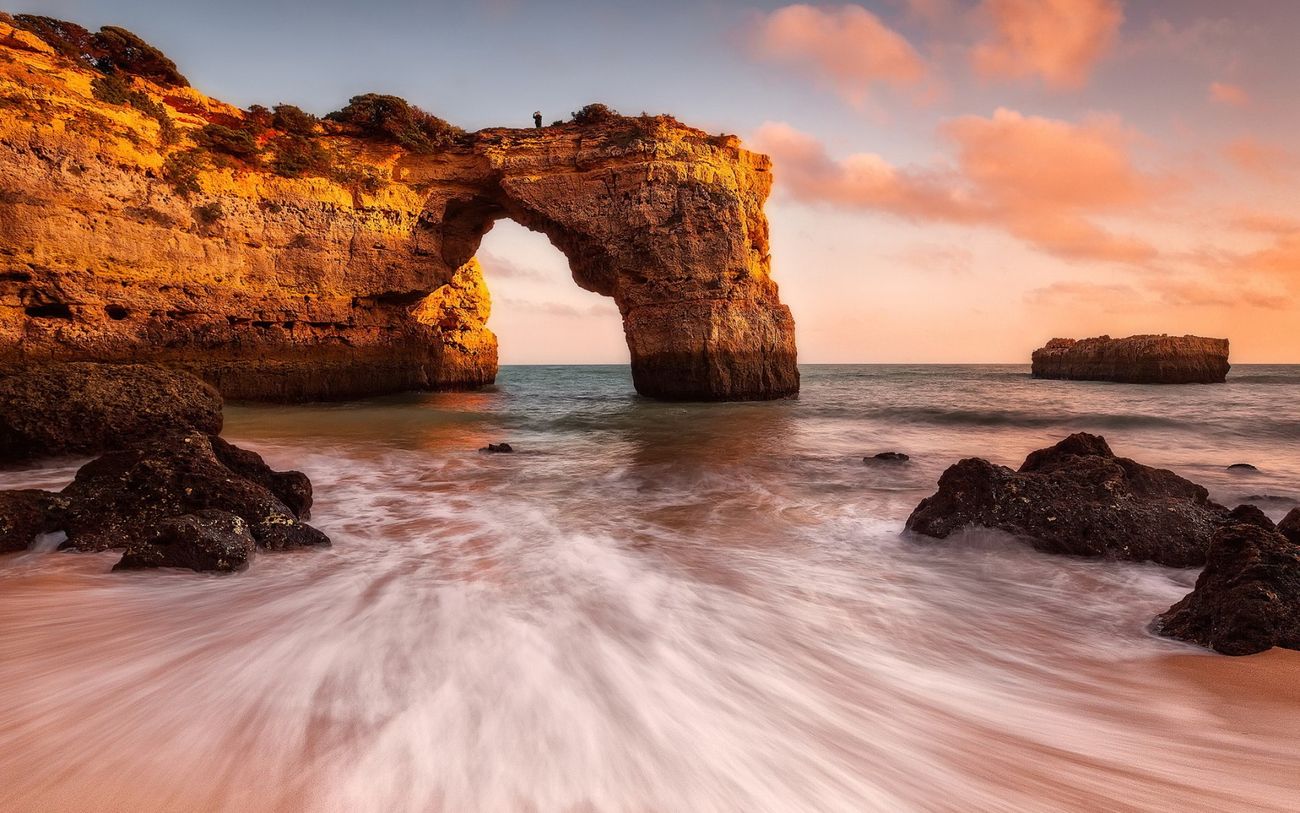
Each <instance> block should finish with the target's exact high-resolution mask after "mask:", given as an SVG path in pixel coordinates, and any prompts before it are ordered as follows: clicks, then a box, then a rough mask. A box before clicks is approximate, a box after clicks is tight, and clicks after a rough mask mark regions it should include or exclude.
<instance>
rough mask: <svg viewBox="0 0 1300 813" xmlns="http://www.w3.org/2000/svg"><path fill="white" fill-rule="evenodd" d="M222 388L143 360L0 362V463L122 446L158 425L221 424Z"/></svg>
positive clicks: (205, 427)
mask: <svg viewBox="0 0 1300 813" xmlns="http://www.w3.org/2000/svg"><path fill="white" fill-rule="evenodd" d="M221 408H222V404H221V395H220V394H219V393H218V392H217V391H216V390H214V389H213V388H212V387H210V386H208V385H207V384H205V383H203V382H202V381H200V380H199V379H197V378H195V377H194V376H192V375H190V374H189V373H185V372H181V371H179V370H164V369H161V368H158V367H149V366H146V365H143V364H94V363H91V362H73V363H70V364H52V363H47V364H31V365H27V366H25V367H21V368H8V369H0V465H6V464H10V463H16V462H22V461H26V460H34V459H37V458H41V457H51V456H56V455H69V454H95V453H98V452H105V451H111V450H113V449H121V448H123V447H124V446H127V445H129V444H131V443H134V442H138V441H141V440H146V439H148V438H150V437H153V436H155V435H157V434H159V433H160V432H166V431H170V430H184V429H195V430H198V431H200V432H207V433H210V434H217V433H218V432H220V431H221V426H222V413H221Z"/></svg>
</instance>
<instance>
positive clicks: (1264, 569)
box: [1154, 523, 1300, 655]
mask: <svg viewBox="0 0 1300 813" xmlns="http://www.w3.org/2000/svg"><path fill="white" fill-rule="evenodd" d="M1154 629H1155V631H1156V632H1158V633H1159V634H1161V635H1164V636H1167V637H1169V638H1177V639H1178V640H1180V641H1187V642H1189V643H1193V644H1199V645H1200V646H1203V647H1208V648H1210V649H1213V650H1215V651H1217V652H1222V653H1223V654H1225V655H1251V654H1253V653H1256V652H1263V651H1264V650H1266V649H1270V648H1272V647H1275V646H1280V647H1285V648H1287V649H1300V545H1297V544H1296V543H1294V542H1292V541H1290V540H1288V539H1287V538H1286V537H1284V536H1283V535H1282V534H1281V533H1279V532H1277V531H1272V530H1268V529H1267V528H1263V527H1260V526H1259V525H1255V524H1247V523H1238V524H1230V525H1225V526H1223V528H1221V529H1220V530H1219V531H1218V533H1216V534H1215V536H1214V540H1213V542H1211V544H1210V555H1209V561H1208V562H1207V563H1206V565H1205V570H1203V571H1202V572H1201V575H1200V577H1199V578H1198V579H1197V580H1196V587H1195V589H1193V590H1192V592H1191V593H1188V594H1187V596H1186V597H1184V598H1183V600H1182V601H1180V602H1178V603H1177V604H1175V605H1174V606H1172V607H1170V608H1169V609H1168V610H1166V611H1165V612H1164V613H1163V614H1161V615H1160V616H1158V617H1157V618H1156V621H1155V624H1154Z"/></svg>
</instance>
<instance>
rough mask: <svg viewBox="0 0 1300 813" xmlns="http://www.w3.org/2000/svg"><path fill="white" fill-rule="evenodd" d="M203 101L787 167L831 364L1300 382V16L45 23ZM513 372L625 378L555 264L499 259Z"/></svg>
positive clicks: (109, 5) (1007, 0)
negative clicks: (1047, 345)
mask: <svg viewBox="0 0 1300 813" xmlns="http://www.w3.org/2000/svg"><path fill="white" fill-rule="evenodd" d="M11 10H13V11H28V12H34V13H40V14H50V15H54V16H60V17H65V18H68V19H74V20H77V21H79V22H81V23H83V24H86V25H92V26H99V25H102V24H118V25H123V26H125V27H127V28H130V29H132V30H134V31H136V32H137V33H139V34H140V35H141V36H143V37H144V38H145V39H147V40H149V41H151V42H152V43H154V44H156V45H157V46H159V47H160V48H161V49H163V50H164V51H165V52H167V53H168V54H169V55H170V56H171V57H172V58H173V59H175V60H176V61H177V63H178V64H179V65H180V67H181V68H182V70H183V71H184V73H185V74H186V75H187V76H188V77H189V78H190V80H191V81H192V82H193V83H194V84H195V85H196V86H198V87H200V88H202V89H204V90H205V91H206V92H209V93H211V94H212V95H214V96H217V97H219V98H224V99H226V100H227V101H230V102H233V103H235V104H240V105H248V104H253V103H260V104H274V103H277V102H281V101H286V102H294V103H298V104H300V105H302V106H303V107H305V108H307V109H309V110H312V111H313V112H316V113H325V112H328V111H330V110H333V109H337V108H338V107H340V106H342V104H343V103H345V102H346V100H347V98H348V97H349V96H350V95H353V94H355V93H360V92H365V91H371V90H377V91H383V92H391V93H396V94H399V95H402V96H405V97H407V98H408V99H410V100H411V101H413V102H415V103H416V104H419V105H420V106H422V107H424V108H426V109H428V110H430V111H432V112H435V113H437V114H438V115H441V116H443V117H444V118H447V119H449V120H451V121H453V122H456V123H458V124H461V125H464V126H466V127H469V128H477V127H483V126H489V125H506V124H513V125H517V126H528V125H530V124H531V113H532V111H533V110H534V109H541V110H542V111H543V114H544V116H545V118H546V120H547V121H549V120H551V119H555V118H562V117H567V115H568V113H569V111H571V110H576V109H578V108H579V107H580V106H582V105H583V104H585V103H587V102H590V101H603V102H606V103H608V104H609V105H611V106H612V107H615V108H616V109H619V110H621V111H623V112H625V113H631V114H635V113H639V112H641V111H643V110H644V111H647V112H651V113H657V112H671V113H673V114H674V115H676V116H677V117H678V118H680V119H682V120H683V121H685V122H687V123H690V124H694V125H696V126H699V127H701V128H704V129H707V130H710V131H712V132H733V133H737V134H739V135H741V136H742V137H743V138H744V139H745V141H746V143H747V145H748V146H749V147H750V148H751V149H755V150H759V151H763V152H766V153H768V154H770V155H771V156H772V157H773V159H774V161H775V172H776V178H777V185H776V190H775V192H774V194H773V197H772V199H771V201H770V202H769V204H768V216H769V218H770V220H771V224H772V241H773V258H772V260H773V265H772V267H773V274H774V276H775V278H776V280H777V281H778V282H779V283H780V286H781V292H782V297H783V299H784V300H785V301H786V302H787V303H788V304H789V305H790V306H791V308H792V309H793V311H794V315H795V319H796V321H797V323H798V343H799V350H800V358H801V360H802V361H805V362H813V363H816V362H911V361H916V362H982V361H987V362H1026V361H1027V360H1028V356H1029V352H1030V351H1031V350H1032V349H1033V348H1035V347H1037V346H1039V345H1041V344H1042V343H1043V342H1045V341H1046V340H1047V339H1049V338H1051V337H1053V336H1075V337H1081V336H1085V335H1097V334H1102V333H1109V334H1111V335H1128V334H1130V333H1177V334H1181V333H1196V334H1200V335H1206V336H1224V337H1228V338H1230V339H1231V340H1232V343H1233V360H1234V361H1238V362H1300V304H1297V302H1298V296H1300V142H1297V140H1296V138H1295V136H1294V134H1295V133H1296V132H1300V105H1298V104H1297V101H1296V100H1297V98H1300V49H1297V48H1296V47H1295V43H1296V42H1297V40H1298V39H1300V3H1291V2H1275V1H1273V2H1270V1H1269V0H1244V1H1242V2H1233V3H1223V2H1218V1H1217V0H1148V1H1147V2H1139V1H1138V0H1127V1H1125V0H875V2H865V3H862V4H858V5H781V4H777V3H761V2H760V3H740V2H703V3H696V2H666V3H655V4H649V3H644V2H631V1H630V0H629V1H628V2H604V3H577V2H547V3H540V2H539V3H530V2H526V1H525V0H517V2H512V0H496V1H495V2H488V3H479V4H472V3H464V4H459V3H429V2H414V0H401V1H399V0H392V1H391V2H383V0H372V2H367V3H359V2H356V3H353V2H341V0H317V2H307V0H292V1H291V2H277V3H254V2H251V0H230V1H229V2H225V3H220V4H211V3H189V2H168V3H163V2H147V1H146V0H35V2H29V3H28V4H27V6H26V7H23V8H14V9H11ZM480 259H481V260H482V262H483V264H484V266H485V268H486V269H487V276H488V282H489V285H490V287H491V289H492V292H493V300H494V304H493V310H494V314H493V317H492V319H491V321H490V322H489V327H491V328H492V329H493V330H495V331H496V332H497V333H498V335H499V336H500V337H501V360H502V362H503V363H512V362H519V363H536V362H555V363H564V362H605V361H609V362H617V361H624V360H626V358H627V350H626V347H625V346H624V345H623V341H622V333H621V328H620V325H619V320H618V314H617V311H616V309H615V308H614V306H613V304H612V302H611V301H609V300H606V299H603V298H601V297H599V296H597V295H595V294H590V293H588V292H586V291H582V290H580V289H578V288H577V286H575V285H574V284H573V283H572V281H571V280H570V279H569V278H568V275H567V269H566V266H565V262H564V258H563V257H562V256H561V255H560V254H559V252H558V251H557V250H555V249H554V248H552V247H551V246H550V245H549V244H548V243H547V242H546V240H545V238H543V237H541V236H539V235H536V234H532V233H529V232H527V231H525V230H524V229H522V228H521V227H518V226H515V225H514V224H501V225H499V226H498V227H497V229H495V230H494V231H493V232H492V233H490V234H489V235H488V236H487V238H486V239H485V241H484V244H483V251H482V253H481V254H480Z"/></svg>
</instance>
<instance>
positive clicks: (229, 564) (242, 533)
mask: <svg viewBox="0 0 1300 813" xmlns="http://www.w3.org/2000/svg"><path fill="white" fill-rule="evenodd" d="M255 549H256V543H255V542H254V541H253V535H252V534H250V533H249V532H248V523H247V522H244V520H243V519H241V518H239V517H237V516H235V515H234V514H229V513H226V512H225V511H218V510H216V509H212V508H207V509H204V510H202V511H195V512H194V513H193V514H184V515H182V516H179V517H171V518H170V519H165V520H163V521H162V523H160V524H159V525H158V530H157V532H155V533H154V535H153V536H152V537H151V538H150V539H148V540H147V541H141V542H133V543H131V544H129V545H127V547H126V553H125V554H123V555H122V560H121V561H120V562H118V563H117V564H116V565H114V566H113V569H114V570H143V569H145V568H150V567H187V568H189V569H190V570H200V571H202V570H213V571H218V572H223V573H230V572H233V571H236V570H243V569H244V568H246V567H248V563H249V562H250V561H251V560H252V558H253V552H254V550H255Z"/></svg>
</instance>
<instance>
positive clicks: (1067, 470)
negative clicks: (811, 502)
mask: <svg viewBox="0 0 1300 813" xmlns="http://www.w3.org/2000/svg"><path fill="white" fill-rule="evenodd" d="M1227 514H1228V510H1227V509H1226V508H1224V507H1223V506H1221V505H1218V504H1216V503H1214V502H1211V501H1210V499H1209V495H1208V493H1207V492H1206V490H1205V489H1204V488H1202V487H1201V486H1199V485H1197V484H1195V483H1193V482H1191V481H1189V480H1185V479H1183V478H1182V477H1179V476H1178V475H1176V474H1174V473H1173V472H1171V471H1166V470H1164V469H1156V468H1151V467H1149V466H1144V465H1142V464H1140V463H1136V462H1134V461H1132V460H1129V459H1127V458H1123V457H1116V456H1115V454H1114V453H1113V452H1112V451H1111V449H1110V446H1108V445H1107V443H1106V441H1105V439H1104V438H1102V437H1100V436H1097V435H1089V434H1085V433H1079V434H1074V435H1070V436H1069V437H1068V438H1066V439H1065V440H1062V441H1061V442H1060V443H1057V444H1056V445H1055V446H1052V447H1050V448H1047V449H1040V450H1038V451H1036V452H1033V453H1032V454H1030V455H1029V456H1028V457H1027V458H1026V459H1025V462H1024V464H1023V465H1022V466H1021V467H1020V469H1019V470H1018V471H1013V470H1011V469H1009V468H1007V467H1005V466H998V465H994V464H993V463H990V462H988V461H987V460H982V459H980V458H968V459H966V460H962V461H961V462H959V463H957V464H956V465H954V466H951V467H950V468H949V469H948V470H947V471H945V472H944V473H943V475H942V477H940V479H939V490H938V491H937V492H936V493H935V494H934V495H933V496H930V497H927V498H925V499H924V500H922V501H921V503H920V505H918V506H917V507H916V510H914V511H913V512H912V515H911V516H910V517H908V519H907V529H908V530H909V531H912V532H914V533H917V534H921V535H923V536H930V537H935V538H939V539H945V538H947V537H949V536H951V535H953V534H954V533H956V532H958V531H960V530H963V529H966V528H972V527H984V528H995V529H998V530H1001V531H1005V532H1007V533H1010V534H1013V535H1015V536H1017V537H1020V538H1023V539H1025V540H1027V541H1028V542H1029V543H1030V544H1031V545H1033V547H1034V548H1036V549H1038V550H1041V551H1045V552H1048V553H1064V554H1071V555H1075V556H1100V557H1106V558H1112V559H1129V560H1139V561H1152V562H1158V563H1160V564H1165V565H1173V566H1175V567H1191V566H1194V565H1200V564H1203V563H1204V562H1205V557H1206V554H1207V551H1208V549H1209V544H1210V539H1211V537H1212V536H1213V535H1214V532H1215V530H1216V529H1217V528H1218V527H1219V525H1220V524H1221V523H1222V522H1223V520H1224V519H1225V517H1226V516H1227Z"/></svg>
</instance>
